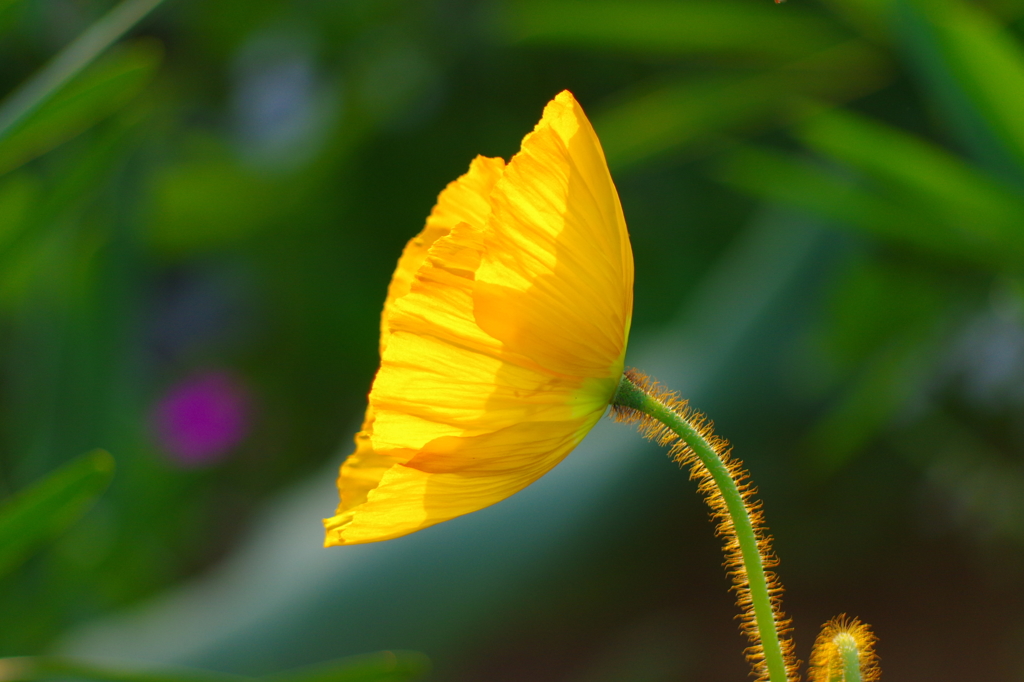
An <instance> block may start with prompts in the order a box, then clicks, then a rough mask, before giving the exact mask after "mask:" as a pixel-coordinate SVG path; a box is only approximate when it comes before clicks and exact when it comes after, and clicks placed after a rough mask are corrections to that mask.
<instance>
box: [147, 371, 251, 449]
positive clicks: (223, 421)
mask: <svg viewBox="0 0 1024 682" xmlns="http://www.w3.org/2000/svg"><path fill="white" fill-rule="evenodd" d="M248 403H249V400H248V396H247V394H246V391H245V389H244V388H243V387H242V386H240V385H239V384H238V382H236V381H235V380H234V379H232V378H231V376H230V375H228V374H227V373H225V372H205V373H202V374H197V375H194V376H191V377H189V378H188V379H185V380H184V381H182V382H181V383H179V384H177V385H176V386H174V387H173V388H171V389H170V390H169V391H168V392H167V394H166V395H164V396H163V398H162V399H161V400H160V402H158V403H157V405H156V407H155V408H154V410H153V427H154V430H155V431H156V436H157V438H158V440H159V442H160V445H161V447H162V448H163V449H164V450H165V451H166V452H167V453H168V454H169V455H170V456H171V457H173V458H174V460H175V461H176V462H178V463H179V464H181V465H183V466H203V465H207V464H212V463H214V462H216V461H218V460H219V459H221V458H222V457H224V455H226V454H227V453H228V452H229V451H230V450H231V449H232V448H234V447H235V446H236V445H238V444H239V443H240V442H241V441H242V439H243V438H245V435H246V432H247V430H248V423H247V422H248Z"/></svg>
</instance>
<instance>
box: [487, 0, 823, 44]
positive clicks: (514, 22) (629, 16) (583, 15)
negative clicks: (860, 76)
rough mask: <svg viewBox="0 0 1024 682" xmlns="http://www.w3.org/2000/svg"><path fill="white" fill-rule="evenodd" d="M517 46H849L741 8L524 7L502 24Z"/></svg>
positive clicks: (705, 1)
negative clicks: (538, 44)
mask: <svg viewBox="0 0 1024 682" xmlns="http://www.w3.org/2000/svg"><path fill="white" fill-rule="evenodd" d="M496 26H497V30H498V31H499V33H500V36H501V37H502V38H504V39H505V40H507V41H510V42H529V43H542V44H554V45H568V46H573V47H586V48H595V49H619V50H628V51H632V52H639V53H645V54H647V53H662V54H665V53H668V54H690V53H724V54H728V55H732V56H764V55H772V56H776V57H786V58H792V57H795V56H799V55H804V54H807V53H809V52H813V51H815V50H820V49H823V48H825V47H827V46H829V45H832V44H835V43H837V42H839V41H840V40H842V39H843V36H842V34H841V33H839V32H838V31H837V30H836V28H835V26H834V25H833V24H830V23H829V22H827V21H825V20H823V19H821V18H819V17H817V16H815V15H813V14H811V13H808V12H805V11H801V10H799V9H797V8H795V7H784V8H780V7H774V6H772V5H771V4H770V3H768V4H759V3H751V2H738V1H737V0H697V1H696V2H673V1H669V0H631V2H619V1H618V0H518V1H517V2H512V3H510V4H509V5H508V6H507V8H506V10H505V12H504V13H503V15H502V16H501V17H500V18H499V21H498V22H496Z"/></svg>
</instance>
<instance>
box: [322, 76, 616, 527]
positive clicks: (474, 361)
mask: <svg viewBox="0 0 1024 682" xmlns="http://www.w3.org/2000/svg"><path fill="white" fill-rule="evenodd" d="M632 310H633V254H632V251H631V249H630V245H629V235H628V234H627V232H626V223H625V220H624V219H623V216H622V208H621V206H620V204H619V198H618V194H617V193H616V191H615V186H614V185H613V184H612V179H611V176H610V174H609V172H608V166H607V164H606V162H605V159H604V153H603V152H602V150H601V145H600V142H598V139H597V135H596V134H595V133H594V129H593V128H592V127H591V125H590V122H589V121H588V120H587V117H586V115H584V113H583V110H582V109H581V108H580V106H579V104H578V103H577V102H576V100H575V99H574V98H573V96H572V94H570V93H569V92H567V91H566V92H562V93H560V94H559V95H558V96H557V97H555V99H554V100H552V101H551V102H550V103H548V105H547V106H546V107H545V109H544V114H543V117H542V118H541V120H540V122H539V123H538V124H537V126H536V127H535V128H534V130H533V132H531V133H530V134H528V135H527V136H526V137H525V138H524V139H523V144H522V148H521V150H520V151H519V153H518V154H516V155H515V156H514V157H512V160H511V161H510V162H509V163H508V164H505V162H504V161H502V160H501V159H491V158H485V157H482V156H479V157H477V158H476V159H474V160H473V162H472V163H471V164H470V167H469V172H467V173H466V174H465V175H463V176H462V177H460V178H459V179H457V180H455V181H454V182H452V183H451V184H449V185H448V187H446V188H445V190H444V191H443V192H442V193H441V194H440V196H439V197H438V200H437V205H436V206H435V207H434V209H433V211H432V212H431V214H430V216H429V217H428V218H427V223H426V226H425V227H424V228H423V231H422V232H420V234H419V235H417V236H416V237H415V238H413V239H412V240H411V241H410V242H409V243H408V244H407V245H406V247H405V251H404V252H403V253H402V257H401V259H400V260H399V262H398V267H397V269H396V270H395V274H394V276H393V278H392V280H391V285H390V287H389V288H388V296H387V300H386V302H385V303H384V312H383V314H382V316H381V338H380V351H381V364H380V369H379V370H378V372H377V376H376V378H375V379H374V382H373V388H372V389H371V391H370V399H369V407H368V408H367V411H366V418H365V420H364V422H363V428H362V430H361V431H360V432H359V433H358V434H357V435H356V450H355V452H354V453H352V454H351V455H350V456H349V457H348V459H346V460H345V462H344V464H342V466H341V475H340V476H339V478H338V488H339V491H340V493H341V504H340V505H339V507H338V511H337V514H336V515H335V516H333V517H331V518H329V519H326V520H325V521H324V523H325V526H326V528H327V538H326V543H325V544H326V545H344V544H357V543H363V542H372V541H375V540H386V539H389V538H394V537H398V536H401V535H405V534H408V533H412V532H414V531H417V530H420V529H422V528H426V527H428V526H431V525H434V524H436V523H440V522H441V521H445V520H448V519H451V518H454V517H456V516H460V515H462V514H467V513H469V512H472V511H477V510H479V509H482V508H484V507H486V506H489V505H491V504H494V503H495V502H498V501H500V500H503V499H504V498H506V497H508V496H510V495H512V494H514V493H516V492H518V491H519V490H521V489H522V488H524V487H526V486H527V485H529V484H530V483H532V482H533V481H535V480H536V479H537V478H539V477H540V476H542V475H543V474H544V473H546V472H547V471H548V470H549V469H551V468H552V467H553V466H555V465H556V464H557V463H558V462H560V461H561V460H562V459H563V458H564V457H565V456H566V455H567V454H568V453H569V452H570V451H571V450H572V449H573V448H574V447H575V446H576V445H577V444H579V442H580V441H581V440H582V439H583V437H584V436H585V435H586V434H587V432H588V431H590V429H591V428H592V427H593V426H594V424H595V423H597V421H598V419H600V417H601V415H602V414H604V411H605V409H606V408H607V407H608V404H609V403H610V401H611V399H612V397H613V394H614V393H615V390H616V387H617V385H618V382H619V378H620V376H621V375H622V369H623V359H624V356H625V352H626V339H627V336H628V334H629V325H630V318H631V315H632Z"/></svg>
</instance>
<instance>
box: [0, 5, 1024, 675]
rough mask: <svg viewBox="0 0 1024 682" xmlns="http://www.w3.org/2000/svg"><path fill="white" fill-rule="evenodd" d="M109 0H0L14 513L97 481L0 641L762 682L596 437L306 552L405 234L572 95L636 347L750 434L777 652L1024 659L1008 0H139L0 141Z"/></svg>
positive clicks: (1023, 284) (692, 517) (1019, 160)
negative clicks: (863, 626)
mask: <svg viewBox="0 0 1024 682" xmlns="http://www.w3.org/2000/svg"><path fill="white" fill-rule="evenodd" d="M132 2H134V4H135V5H140V6H141V3H139V2H138V1H137V0H130V2H129V4H132ZM112 7H114V3H111V2H107V1H104V0H0V92H3V93H13V94H11V95H8V98H7V99H6V100H5V101H4V103H3V104H0V121H3V122H4V125H5V126H6V127H3V128H0V494H2V495H3V496H4V497H9V496H11V495H13V494H15V493H16V492H18V491H21V490H24V489H26V488H28V487H29V486H30V485H32V484H33V483H34V482H36V481H39V480H42V479H44V477H46V476H47V475H49V474H51V472H53V471H55V470H57V469H58V468H59V467H60V466H61V465H63V464H65V463H66V462H69V461H72V460H73V459H74V458H76V457H78V456H79V455H81V454H82V453H84V452H86V451H89V450H91V449H93V448H103V449H105V450H108V451H109V452H110V453H112V455H113V458H114V461H115V462H116V473H115V475H114V477H113V480H112V483H111V484H110V486H109V488H107V489H106V490H105V492H103V493H102V494H100V495H99V497H98V499H97V501H96V502H95V504H94V505H92V506H91V508H89V509H88V511H87V512H86V513H85V514H84V515H83V516H81V518H79V519H77V521H74V523H72V522H71V520H70V518H71V517H69V520H68V521H67V524H65V525H67V526H68V527H67V529H66V530H65V531H64V532H61V533H56V532H54V533H51V534H50V535H49V536H48V537H51V541H50V542H47V543H45V544H44V545H41V546H38V547H37V548H36V551H35V552H33V553H31V554H28V553H26V554H25V555H24V556H21V557H20V559H19V560H18V561H14V560H12V561H11V562H8V563H6V564H5V563H4V562H2V561H0V566H2V567H3V569H4V574H3V575H2V576H0V654H2V655H28V654H42V653H47V652H50V653H65V654H72V655H75V656H82V657H103V658H105V659H108V660H114V659H116V660H121V661H134V662H135V663H136V664H139V665H154V666H167V665H187V666H197V667H202V668H206V669H210V670H219V671H224V672H231V673H239V674H246V675H268V674H273V673H276V672H278V671H281V670H284V669H286V668H292V667H295V666H302V665H307V664H314V663H318V662H321V661H325V660H329V659H333V658H337V657H339V656H345V655H349V654H356V653H359V652H367V651H373V650H378V649H388V648H395V649H414V650H420V651H423V652H424V653H425V654H426V655H428V656H429V657H430V658H431V659H432V661H433V673H432V679H436V680H445V681H452V682H476V681H480V682H484V681H488V682H503V681H506V680H507V681H512V680H530V681H548V680H550V681H552V682H554V681H569V682H603V681H606V680H607V681H611V680H617V681H621V680H629V681H636V682H661V681H663V680H665V681H667V680H702V681H705V682H714V681H718V680H723V681H724V680H737V679H745V677H746V675H747V668H746V664H745V663H744V661H743V658H742V655H741V650H742V648H743V646H744V644H745V643H744V641H743V640H742V638H741V637H740V635H739V634H738V631H737V628H736V623H735V621H734V619H733V616H734V614H735V607H734V606H733V604H732V596H731V595H730V594H729V593H728V592H727V586H728V584H727V581H726V578H725V576H724V575H723V573H722V570H721V566H720V563H721V554H720V552H719V548H718V540H716V539H715V538H714V537H713V536H712V532H711V526H710V524H709V522H708V519H707V514H706V512H705V510H704V508H703V507H702V505H701V503H700V501H699V500H698V499H697V498H696V496H695V495H694V490H693V484H692V483H691V482H690V481H689V480H688V479H687V476H686V475H685V474H684V473H682V472H680V471H678V470H677V469H676V467H675V465H673V464H671V463H670V462H668V461H667V460H666V459H665V457H664V455H663V453H660V452H659V451H658V449H657V448H653V447H651V446H649V445H647V444H644V443H643V442H642V441H641V440H640V439H639V438H637V437H636V436H635V435H633V434H631V433H629V431H628V429H627V428H626V427H623V426H620V425H615V424H610V423H608V424H602V425H601V426H600V427H599V429H598V430H597V431H595V433H594V434H592V435H591V437H590V438H588V440H587V442H585V443H584V445H583V446H582V447H581V448H580V449H579V450H578V451H577V452H575V453H573V455H571V456H570V457H569V458H568V459H567V460H566V462H565V463H564V464H563V465H560V466H559V467H558V468H557V469H556V470H555V471H554V472H553V473H552V474H551V475H550V476H549V477H548V478H546V479H544V480H542V481H541V482H540V483H538V484H537V485H536V486H535V487H533V488H531V489H528V490H527V491H524V492H523V493H521V494H520V495H517V496H515V497H514V498H512V499H510V500H508V501H506V502H503V503H501V504H499V505H497V506H495V507H493V508H491V509H488V510H486V511H483V512H479V513H477V514H474V515H471V516H470V517H466V518H464V519H459V520H457V521H453V522H451V523H449V524H445V525H442V526H439V527H436V528H432V529H430V530H427V531H424V532H422V533H419V534H416V535H414V536H410V537H408V538H404V539H400V540H395V541H392V542H389V543H385V544H383V545H374V546H365V547H353V548H333V549H330V550H325V549H321V548H320V542H321V530H320V519H321V518H322V517H324V516H329V515H330V514H331V513H332V509H333V505H334V504H335V492H334V489H333V486H334V476H335V471H336V468H337V466H338V465H339V464H340V462H341V460H342V459H343V458H344V456H345V455H346V454H347V453H348V450H349V447H350V446H349V444H350V442H351V436H352V434H353V432H354V431H355V429H356V428H357V426H358V423H359V420H360V417H361V412H362V409H363V407H364V401H365V395H366V391H367V389H368V387H369V385H370V382H371V380H372V377H373V373H374V371H375V368H376V361H377V356H376V352H377V351H376V349H377V333H378V316H379V312H380V306H381V303H382V300H383V297H384V292H385V289H386V285H387V282H388V279H389V277H390V274H391V270H392V268H393V267H394V263H395V261H396V259H397V256H398V254H399V253H400V250H401V248H402V246H403V244H404V242H405V241H406V240H407V239H409V238H410V237H411V236H412V235H413V234H415V233H416V232H417V231H418V230H419V229H420V227H421V225H422V223H423V220H424V218H425V216H426V215H427V213H428V212H429V210H430V207H431V205H432V203H433V201H434V198H435V197H436V195H437V193H438V191H439V190H440V189H441V188H442V187H443V186H444V185H445V184H446V183H447V182H449V181H450V180H452V179H454V178H455V177H456V176H458V175H459V174H461V173H462V172H464V170H465V168H466V167H467V164H468V162H469V160H470V159H471V158H472V157H473V156H474V155H476V154H478V153H482V154H485V155H490V156H503V157H505V158H506V159H507V158H508V157H509V156H511V155H512V154H513V153H514V152H515V151H516V150H517V149H518V145H519V141H520V140H521V138H522V136H523V135H524V134H525V133H526V132H527V131H529V130H530V129H531V127H532V126H533V124H534V123H535V122H536V120H537V119H538V117H539V115H540V112H541V110H542V108H543V106H544V104H545V103H546V102H547V101H548V100H549V99H550V98H551V97H552V96H554V95H555V94H556V93H557V92H558V91H559V90H561V89H564V88H569V89H571V90H572V91H573V92H574V93H575V95H576V97H577V98H578V99H579V100H580V102H581V103H582V104H583V106H584V108H585V109H586V110H587V112H588V114H589V115H590V116H591V119H592V121H593V123H594V126H595V128H596V129H597V132H598V134H599V136H600V137H601V140H602V142H603V144H604V146H605V150H606V153H607V156H608V160H609V164H610V166H611V170H612V173H613V176H614V178H615V181H616V183H617V185H618V188H619V191H620V193H621V198H622V203H623V206H624V210H625V214H626V217H627V221H628V223H629V228H630V233H631V235H632V240H633V248H634V252H635V257H636V309H635V314H634V323H633V336H632V339H631V350H630V358H629V360H630V362H632V363H634V364H637V365H640V366H641V367H642V368H643V369H645V370H648V371H650V372H651V373H653V374H654V375H655V376H658V377H659V378H660V379H662V381H663V382H665V383H668V384H670V385H673V386H674V387H677V388H679V389H681V390H683V392H684V393H685V394H686V395H688V396H689V397H691V398H692V399H693V402H694V403H695V405H696V406H697V407H698V408H700V409H701V410H703V411H705V412H707V413H709V414H710V416H712V417H713V418H714V419H715V421H716V425H717V430H718V433H720V434H721V435H723V436H725V437H727V438H729V439H730V440H731V441H732V442H733V444H734V446H735V448H736V453H737V454H738V455H739V456H740V457H741V458H743V459H744V460H745V461H746V463H747V465H748V467H749V468H750V470H751V472H752V474H753V476H754V480H755V481H756V482H757V483H758V484H759V486H760V489H761V493H762V498H763V499H764V501H765V509H766V513H767V519H768V524H769V526H770V528H771V530H772V532H773V534H774V536H775V538H776V549H777V552H778V554H779V555H780V557H781V560H782V564H781V567H780V573H781V577H782V581H783V583H784V584H785V586H786V588H787V592H786V597H785V601H784V605H785V608H786V610H787V611H788V612H789V614H790V615H792V616H793V618H794V621H795V628H796V629H795V635H796V638H797V642H798V652H799V654H800V656H801V658H803V659H805V660H806V658H807V656H808V655H809V650H810V646H811V644H812V642H813V640H814V637H815V635H816V634H817V630H818V627H819V626H820V624H821V623H823V622H824V621H825V620H827V619H828V618H830V617H831V616H834V615H837V614H838V613H841V612H847V613H850V614H852V615H857V616H859V617H861V618H862V619H864V620H866V621H868V622H869V623H871V624H872V625H873V626H874V628H875V631H876V633H877V634H878V635H879V637H880V640H881V642H880V645H879V653H880V655H881V659H882V663H883V670H884V671H885V677H886V679H894V680H895V679H901V680H906V681H911V680H929V681H931V682H937V681H939V680H989V681H991V682H998V681H1002V680H1007V681H1008V680H1020V679H1022V678H1024V654H1022V652H1024V618H1022V615H1021V614H1022V613H1024V457H1022V454H1024V279H1022V274H1024V2H1021V1H1020V0H975V1H968V0H790V2H788V3H786V4H783V5H774V4H772V3H771V2H770V1H769V0H699V1H698V0H628V1H627V0H621V1H615V0H318V1H313V0H300V1H296V0H203V1H199V0H165V2H163V3H162V4H159V6H157V7H156V9H155V10H153V11H152V13H150V14H149V15H148V16H146V17H145V18H143V19H141V21H140V22H139V23H138V24H137V25H136V26H135V27H134V28H132V29H131V30H129V31H128V33H127V34H126V35H125V36H124V37H123V38H122V39H119V40H108V42H112V43H114V44H111V45H110V46H109V48H108V49H102V50H99V51H98V52H99V54H98V56H97V57H96V58H95V59H92V58H81V57H80V58H79V63H78V66H80V67H81V69H80V70H78V71H77V75H75V76H74V77H73V78H71V79H70V80H69V81H68V82H67V83H65V84H63V85H62V86H60V87H55V88H54V87H51V88H50V89H49V90H46V89H45V88H43V89H42V90H39V91H37V92H36V95H38V97H37V102H38V103H39V104H40V105H41V106H39V107H37V108H35V109H34V110H32V111H31V112H29V113H28V114H27V115H26V116H22V117H20V118H19V119H18V120H17V121H16V122H14V123H13V124H11V125H8V123H10V121H9V120H5V119H4V116H8V115H10V113H11V112H12V111H14V110H15V108H16V106H17V105H19V102H23V101H24V100H23V99H22V100H19V97H24V96H25V94H24V93H25V92H26V91H25V89H24V88H25V87H26V84H31V83H33V82H36V83H38V81H33V80H32V79H33V77H34V74H38V73H39V72H40V69H42V68H43V67H44V65H46V64H47V63H48V61H49V60H50V59H51V58H53V57H54V56H55V55H65V57H67V55H69V54H71V57H74V54H73V51H71V48H69V45H72V43H73V41H74V40H75V39H76V38H77V37H79V36H81V35H82V34H83V33H85V32H87V31H89V30H93V31H96V30H98V29H97V26H99V27H102V26H103V24H102V18H103V17H104V16H106V13H107V12H108V11H110V10H111V8H112ZM90 27H91V28H90ZM111 37H112V36H110V35H108V38H111ZM69 51H71V52H69ZM71 62H72V63H74V59H72V60H71ZM19 87H21V88H22V90H20V91H19V90H18V88H19ZM32 87H35V86H32ZM18 92H21V95H19V94H18ZM29 92H30V94H31V92H32V91H31V88H30V90H29ZM43 95H48V96H47V97H43ZM100 468H102V467H100ZM100 488H102V486H100ZM100 488H98V489H97V490H99V489H100ZM81 506H82V508H83V509H84V508H85V506H86V505H85V504H84V503H83V505H81ZM72 516H74V515H72ZM374 679H376V678H374Z"/></svg>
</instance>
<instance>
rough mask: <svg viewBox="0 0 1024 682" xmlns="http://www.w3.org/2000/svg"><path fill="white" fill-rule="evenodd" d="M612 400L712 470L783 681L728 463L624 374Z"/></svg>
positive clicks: (771, 659)
mask: <svg viewBox="0 0 1024 682" xmlns="http://www.w3.org/2000/svg"><path fill="white" fill-rule="evenodd" d="M612 404H616V405H622V406H624V407H630V408H633V409H635V410H639V411H640V412H643V413H644V414H646V415H648V416H650V417H652V418H654V419H657V420H658V421H659V422H661V423H662V424H664V425H665V426H667V427H668V428H669V429H671V430H672V431H673V432H674V433H675V434H676V435H678V436H679V437H680V438H681V439H683V441H684V442H685V443H686V444H687V445H689V446H690V448H691V449H692V450H693V452H694V453H695V454H696V455H697V457H698V458H699V459H700V461H701V463H702V464H703V465H704V466H705V467H706V468H707V470H708V472H709V473H710V474H711V477H712V478H713V479H714V481H715V484H716V485H717V486H718V490H719V492H720V493H721V494H722V498H723V499H724V500H725V504H726V507H727V509H728V511H729V516H730V518H731V519H732V524H733V528H734V530H735V533H736V541H737V542H738V543H739V546H740V552H741V556H742V557H743V567H744V568H745V569H746V573H747V580H748V582H749V590H750V599H751V602H752V606H753V609H754V622H755V624H756V626H757V631H758V634H759V636H760V638H761V646H762V647H763V649H764V663H765V666H766V667H767V669H768V678H769V680H771V682H786V680H787V675H786V660H785V657H784V656H783V654H782V646H781V643H780V637H779V632H778V627H777V623H776V622H775V613H774V610H773V609H772V603H771V596H770V594H769V592H768V578H767V576H766V575H765V567H764V564H763V562H762V561H761V552H760V551H759V549H758V543H757V535H756V534H755V532H754V524H753V521H752V520H751V518H750V515H749V514H748V512H747V506H746V504H744V501H743V494H742V493H741V492H740V490H739V488H738V487H737V485H736V481H735V480H733V477H732V475H731V474H730V473H729V469H728V467H727V466H726V465H725V463H724V462H723V461H722V459H721V458H720V457H719V456H718V453H717V452H715V449H714V448H713V447H712V446H711V444H710V443H709V442H708V441H707V440H706V439H705V438H704V437H703V436H702V435H701V434H700V433H699V432H698V431H697V429H695V428H694V427H693V426H692V425H691V424H690V423H689V422H687V421H686V420H685V419H683V418H682V417H681V416H680V415H678V414H676V412H675V411H674V410H672V409H671V408H670V407H668V406H667V405H665V404H664V403H662V402H660V401H659V400H657V399H655V398H653V397H652V396H650V395H648V394H647V393H645V392H644V391H643V390H642V389H641V388H640V387H638V386H637V385H636V384H634V383H633V382H632V381H630V380H629V379H628V378H627V377H625V376H623V377H622V381H621V383H620V384H619V388H618V391H617V392H616V394H615V398H614V399H613V400H612Z"/></svg>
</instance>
